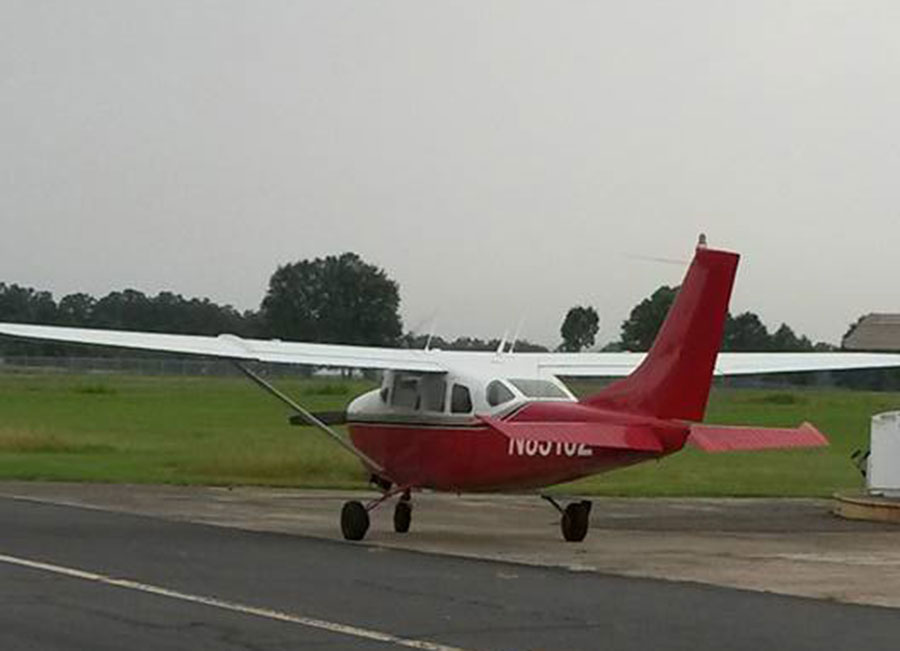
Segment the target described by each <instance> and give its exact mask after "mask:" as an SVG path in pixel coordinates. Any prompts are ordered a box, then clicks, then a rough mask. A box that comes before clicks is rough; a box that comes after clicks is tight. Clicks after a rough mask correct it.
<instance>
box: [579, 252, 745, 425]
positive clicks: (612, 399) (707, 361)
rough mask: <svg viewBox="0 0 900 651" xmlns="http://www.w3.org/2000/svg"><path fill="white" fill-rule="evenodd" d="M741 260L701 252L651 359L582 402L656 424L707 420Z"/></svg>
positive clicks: (735, 257) (685, 281)
mask: <svg viewBox="0 0 900 651" xmlns="http://www.w3.org/2000/svg"><path fill="white" fill-rule="evenodd" d="M739 258H740V256H738V255H737V254H736V253H729V252H727V251H715V250H712V249H707V248H705V247H704V246H702V245H701V246H698V247H697V251H696V253H695V254H694V260H693V262H691V266H690V268H689V269H688V272H687V275H686V276H685V278H684V282H683V283H682V284H681V289H679V291H678V295H677V296H676V297H675V302H674V303H673V304H672V307H671V309H670V310H669V314H668V315H667V316H666V320H665V322H664V323H663V325H662V328H661V329H660V331H659V334H657V335H656V339H655V340H654V342H653V346H652V347H651V348H650V352H649V353H647V357H646V358H645V359H644V361H643V362H642V363H641V365H640V366H638V367H637V368H636V369H635V370H634V372H633V373H632V374H631V375H629V376H628V377H627V378H624V379H623V380H619V381H618V382H615V383H613V384H610V385H609V386H608V387H606V388H605V389H604V390H603V391H601V392H600V393H598V394H596V395H593V396H590V397H588V398H585V399H584V400H583V402H584V403H586V404H589V405H592V406H594V407H602V408H606V409H619V410H624V411H629V412H634V413H641V414H647V415H651V416H655V417H657V418H681V419H684V420H694V421H699V420H702V419H703V413H704V412H705V411H706V401H707V399H708V398H709V387H710V384H711V383H712V374H713V369H714V367H715V363H716V355H718V353H719V346H721V344H722V335H723V333H724V330H725V315H726V314H727V313H728V300H729V298H730V297H731V288H732V286H733V285H734V275H735V272H736V271H737V264H738V259H739Z"/></svg>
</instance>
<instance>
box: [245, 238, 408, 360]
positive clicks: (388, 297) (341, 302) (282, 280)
mask: <svg viewBox="0 0 900 651" xmlns="http://www.w3.org/2000/svg"><path fill="white" fill-rule="evenodd" d="M399 307H400V295H399V292H398V287H397V283H396V282H395V281H393V280H391V279H390V278H388V276H387V274H386V273H385V272H384V271H383V270H382V269H379V268H378V267H376V266H374V265H371V264H367V263H366V262H364V261H363V260H362V259H361V258H360V257H359V256H358V255H356V254H355V253H344V254H342V255H339V256H328V257H325V258H316V259H315V260H302V261H300V262H295V263H292V264H286V265H283V266H280V267H278V269H277V270H276V271H275V273H274V274H272V277H271V279H270V280H269V290H268V292H267V293H266V296H265V298H264V299H263V302H262V306H261V310H260V312H261V317H262V321H263V323H264V326H265V329H266V332H267V334H268V335H269V336H270V337H280V338H283V339H294V340H301V341H317V342H327V343H344V344H367V345H375V346H391V345H395V344H397V343H398V340H399V338H400V335H401V332H402V330H401V323H400V315H399V314H398V309H399Z"/></svg>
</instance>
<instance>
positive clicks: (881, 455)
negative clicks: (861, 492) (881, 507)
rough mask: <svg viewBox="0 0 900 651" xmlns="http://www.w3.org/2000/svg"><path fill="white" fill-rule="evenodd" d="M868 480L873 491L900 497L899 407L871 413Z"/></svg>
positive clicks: (870, 491) (873, 492)
mask: <svg viewBox="0 0 900 651" xmlns="http://www.w3.org/2000/svg"><path fill="white" fill-rule="evenodd" d="M866 483H867V484H868V487H869V493H870V494H872V495H884V496H886V497H900V411H888V412H885V413H883V414H877V415H875V416H873V417H872V432H871V441H870V443H869V461H868V471H867V472H866Z"/></svg>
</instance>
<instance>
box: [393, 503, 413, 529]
mask: <svg viewBox="0 0 900 651" xmlns="http://www.w3.org/2000/svg"><path fill="white" fill-rule="evenodd" d="M411 522H412V504H410V503H409V501H408V500H400V501H399V502H397V506H395V507H394V531H396V532H397V533H406V532H407V531H409V525H410V523H411Z"/></svg>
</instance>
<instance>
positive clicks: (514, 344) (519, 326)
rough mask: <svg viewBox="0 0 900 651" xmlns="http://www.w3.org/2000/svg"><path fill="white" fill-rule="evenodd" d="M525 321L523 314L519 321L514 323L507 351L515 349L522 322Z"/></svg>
mask: <svg viewBox="0 0 900 651" xmlns="http://www.w3.org/2000/svg"><path fill="white" fill-rule="evenodd" d="M523 323H525V315H524V314H523V315H522V316H521V317H519V323H518V324H516V332H515V334H513V338H512V343H511V344H510V345H509V352H511V353H512V352H514V351H515V350H516V342H517V341H519V333H520V332H521V331H522V324H523Z"/></svg>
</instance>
